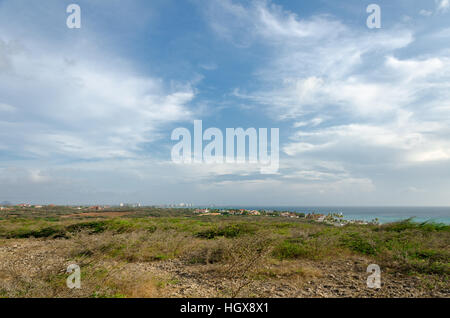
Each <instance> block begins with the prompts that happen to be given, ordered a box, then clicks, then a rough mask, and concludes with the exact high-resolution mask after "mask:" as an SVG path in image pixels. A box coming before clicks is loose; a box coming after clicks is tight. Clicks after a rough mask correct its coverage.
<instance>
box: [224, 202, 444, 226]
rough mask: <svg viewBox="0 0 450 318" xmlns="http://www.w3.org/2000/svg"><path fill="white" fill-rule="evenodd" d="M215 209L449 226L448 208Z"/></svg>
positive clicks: (246, 207) (274, 207)
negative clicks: (339, 216)
mask: <svg viewBox="0 0 450 318" xmlns="http://www.w3.org/2000/svg"><path fill="white" fill-rule="evenodd" d="M217 208H235V209H238V208H241V209H258V210H260V209H265V210H277V211H290V212H299V213H300V212H303V213H322V214H328V213H342V214H343V215H344V219H346V220H362V221H371V220H373V219H375V218H378V220H379V222H380V223H389V222H395V221H401V220H405V219H408V218H414V219H413V220H414V221H416V222H425V221H432V222H437V223H445V224H450V207H338V206H336V207H329V206H327V207H320V206H317V207H301V206H260V207H258V206H223V207H217Z"/></svg>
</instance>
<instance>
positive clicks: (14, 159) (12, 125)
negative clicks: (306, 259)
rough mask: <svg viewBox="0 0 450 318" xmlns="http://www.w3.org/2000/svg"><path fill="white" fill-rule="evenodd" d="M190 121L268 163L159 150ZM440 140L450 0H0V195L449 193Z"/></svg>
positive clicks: (334, 199)
mask: <svg viewBox="0 0 450 318" xmlns="http://www.w3.org/2000/svg"><path fill="white" fill-rule="evenodd" d="M71 3H76V4H78V5H79V6H80V8H81V28H80V29H69V28H68V27H67V26H66V19H67V17H68V16H69V14H68V13H66V8H67V6H68V5H69V4H71ZM371 3H375V4H378V5H379V7H380V8H381V28H379V29H377V28H375V29H370V28H368V27H367V24H366V20H367V18H368V16H369V15H370V13H367V12H366V8H367V6H368V5H369V4H371ZM194 120H202V122H203V127H204V128H208V127H217V128H219V129H221V130H223V131H225V129H226V128H238V127H243V128H245V129H247V128H249V127H254V128H256V129H258V128H279V131H280V140H279V144H280V154H279V155H280V167H279V170H278V172H277V173H272V174H261V173H260V169H259V167H258V165H255V164H249V163H246V164H204V163H198V164H176V163H174V162H173V161H172V160H171V149H172V147H173V146H174V145H175V142H174V141H172V140H171V133H172V131H173V130H174V129H175V128H177V127H186V128H188V129H190V130H191V131H192V129H193V123H194ZM449 137H450V1H449V0H420V1H419V0H395V1H393V0H387V1H384V0H383V1H381V0H371V1H361V0H348V1H332V0H318V1H287V0H285V1H282V0H274V1H269V0H266V1H238V0H208V1H206V0H183V1H181V0H152V1H145V0H141V1H140V0H130V1H126V2H125V1H119V0H108V1H106V0H98V1H85V0H77V1H76V0H71V1H65V0H46V1H26V0H0V201H3V200H8V201H11V202H13V203H34V204H50V203H53V204H118V203H120V202H128V203H134V202H139V203H141V204H148V205H151V204H172V203H181V202H184V203H192V204H195V205H205V204H216V205H253V206H255V205H258V206H263V205H287V206H292V205H299V206H307V205H315V206H317V205H320V206H327V205H341V206H342V205H344V206H395V205H399V206H401V205H404V206H448V205H450V195H449V193H450V138H449Z"/></svg>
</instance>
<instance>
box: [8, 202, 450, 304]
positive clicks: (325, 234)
mask: <svg viewBox="0 0 450 318" xmlns="http://www.w3.org/2000/svg"><path fill="white" fill-rule="evenodd" d="M107 212H108V211H105V212H104V213H105V216H99V215H95V216H91V215H89V213H83V212H82V211H81V212H74V210H73V209H70V208H56V207H55V208H51V209H43V210H40V211H39V212H38V213H36V212H35V211H34V210H31V209H30V210H27V209H17V210H10V211H7V212H2V214H0V215H1V219H0V259H1V260H0V296H4V297H58V296H62V297H141V296H143V297H164V296H167V295H177V293H176V290H177V286H178V285H180V284H182V279H184V278H183V277H184V276H183V275H184V274H183V275H181V274H179V273H180V271H182V272H183V273H187V274H186V275H185V276H186V277H188V276H189V275H192V276H193V277H198V278H199V281H200V282H201V283H203V282H208V281H212V282H219V281H220V284H219V283H217V286H216V285H214V284H215V283H214V284H213V283H211V284H210V285H208V286H209V287H208V288H213V294H210V293H208V294H207V296H226V297H235V296H250V297H251V296H258V295H261V294H262V291H261V292H260V291H258V289H255V288H256V287H254V286H256V285H258V284H261V282H264V284H266V285H267V286H269V285H270V284H279V283H280V282H283V281H284V280H286V281H289V282H294V281H295V282H297V281H298V282H299V283H298V286H302V283H300V281H308V280H314V279H319V278H320V277H321V275H322V274H321V273H322V272H323V270H321V269H320V268H321V267H320V266H322V265H321V264H334V263H335V262H337V261H339V260H343V261H347V260H353V259H363V260H364V262H365V263H364V264H367V265H368V264H371V263H376V264H379V265H380V266H381V268H382V270H383V272H385V273H387V274H389V273H392V274H393V275H394V274H395V275H397V274H401V275H404V276H405V277H411V276H414V277H419V278H420V279H421V282H422V284H421V286H422V287H423V288H425V289H426V288H428V289H430V290H433V289H436V288H438V289H439V290H441V291H442V290H443V291H444V292H445V290H447V292H448V290H449V283H448V277H449V274H450V226H448V225H444V224H435V223H415V222H413V221H412V220H405V221H402V222H398V223H392V224H385V225H375V224H369V225H357V224H348V225H345V226H342V227H336V226H332V225H327V224H323V223H317V222H314V221H308V220H305V219H287V218H281V217H278V216H268V215H262V216H244V215H243V216H232V215H229V216H198V215H195V214H193V213H192V212H191V211H190V210H188V209H186V210H181V209H159V208H142V209H127V210H125V209H116V210H114V211H109V212H130V213H127V214H123V215H120V216H114V215H111V214H108V213H107ZM15 245H18V246H24V249H23V250H18V251H17V252H16V251H15V250H14V246H15ZM17 249H18V248H17ZM11 251H12V252H11ZM34 251H36V252H35V253H36V256H33V255H34V254H33V253H34ZM2 253H3V254H2ZM7 253H9V254H7ZM21 253H22V254H21ZM31 254H33V255H31ZM6 255H9V256H6ZM11 255H13V256H17V257H23V259H24V261H23V262H25V263H26V262H27V261H29V263H27V264H25V265H23V266H22V265H20V266H19V265H17V263H12V262H13V261H12V260H11V257H10V256H11ZM42 255H45V257H42V258H40V257H41V256H42ZM31 256H33V258H31ZM6 257H7V258H6ZM8 262H11V263H8ZM72 263H76V264H78V265H80V267H81V268H82V272H83V279H82V282H83V288H82V289H81V290H78V291H72V290H68V289H67V287H66V286H65V279H66V278H67V275H66V274H65V273H64V270H65V268H67V265H68V264H72ZM367 265H365V266H367ZM27 266H28V267H27ZM330 266H331V265H330ZM33 268H43V269H42V270H40V271H39V273H33ZM142 268H144V269H145V270H142ZM175 268H176V269H175ZM364 270H365V269H364V268H363V269H362V270H361V272H362V275H364ZM173 273H178V274H173ZM205 284H206V283H205ZM255 284H256V285H255ZM296 284H297V283H296ZM439 284H440V285H439ZM211 286H213V287H211ZM258 286H260V285H258ZM205 293H206V292H205ZM198 295H200V296H203V294H201V292H200V291H199V293H198V294H196V293H195V292H194V291H193V292H192V294H190V296H198ZM264 295H265V294H264Z"/></svg>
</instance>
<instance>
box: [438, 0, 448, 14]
mask: <svg viewBox="0 0 450 318" xmlns="http://www.w3.org/2000/svg"><path fill="white" fill-rule="evenodd" d="M436 3H437V8H436V10H437V12H440V13H445V12H447V11H448V10H449V9H450V0H439V1H437V2H436Z"/></svg>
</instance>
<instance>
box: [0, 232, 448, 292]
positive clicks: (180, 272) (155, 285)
mask: <svg viewBox="0 0 450 318" xmlns="http://www.w3.org/2000/svg"><path fill="white" fill-rule="evenodd" d="M68 244H70V242H69V241H67V240H38V239H26V240H23V239H13V240H3V241H0V288H1V289H3V290H14V289H18V288H17V286H13V285H14V284H18V282H20V284H22V285H23V284H25V283H27V284H29V287H27V288H29V290H30V292H29V294H27V295H21V294H18V295H13V297H15V296H17V297H23V296H25V297H28V295H30V294H31V295H33V290H34V291H36V289H37V288H41V289H42V290H45V292H44V294H43V296H44V297H91V296H92V295H91V290H89V291H87V290H84V291H83V288H87V289H89V288H91V287H92V286H90V282H89V280H90V277H86V275H84V276H83V273H84V271H85V268H87V267H88V266H91V265H90V264H84V265H81V272H82V288H81V290H68V289H67V287H65V286H61V285H62V284H63V283H64V284H65V280H64V279H65V277H67V276H68V274H66V273H65V269H66V268H67V266H68V265H69V264H71V260H70V259H69V258H68V256H67V255H66V254H67V253H66V252H67V249H68ZM369 264H370V262H369V261H368V260H366V259H364V258H361V257H349V258H348V259H345V260H335V261H330V260H329V261H317V262H314V261H308V260H297V261H295V262H294V263H293V262H291V263H289V264H278V266H279V267H280V268H282V267H286V266H290V267H292V266H295V267H298V268H299V269H300V270H299V271H298V273H297V274H296V275H292V273H290V274H289V275H284V274H283V272H282V271H279V272H277V271H276V268H275V271H273V270H272V274H271V276H270V277H268V276H267V275H263V276H262V277H261V278H258V277H256V278H255V279H252V280H251V281H245V282H244V281H240V280H239V279H238V280H229V279H225V278H224V277H220V275H217V271H215V268H214V266H215V265H214V264H208V265H198V264H197V265H189V264H186V263H184V262H182V261H181V260H165V261H155V262H130V263H120V264H119V263H117V262H116V261H114V260H107V259H105V260H102V264H101V265H102V267H103V268H109V269H110V272H111V273H110V275H109V276H107V277H106V278H105V282H107V281H108V280H120V279H122V280H123V279H125V280H128V281H127V284H126V286H125V287H124V288H123V290H125V292H124V293H125V295H124V296H126V297H229V296H230V295H231V294H230V292H229V291H230V290H233V289H234V290H237V289H239V290H241V291H242V293H243V294H237V296H240V295H244V296H246V297H450V290H449V289H448V284H442V282H441V283H439V282H430V281H428V280H425V279H423V278H421V277H419V276H409V275H404V274H396V273H392V272H383V271H382V276H381V281H382V286H381V289H370V288H368V287H367V285H366V280H367V276H368V275H369V274H367V273H366V268H367V266H368V265H369ZM98 265H99V264H97V265H96V266H98ZM84 266H86V267H84ZM44 273H45V275H48V274H49V273H51V274H52V275H59V276H60V277H62V278H61V279H60V281H59V282H57V283H56V284H57V285H55V282H47V281H46V280H45V279H39V277H40V276H43V275H44ZM24 282H25V283H24ZM58 284H59V285H58ZM96 284H98V282H96ZM22 285H21V286H22ZM36 285H39V286H36ZM83 286H85V287H83ZM430 286H431V287H430ZM21 288H22V290H23V287H21ZM6 296H7V297H9V296H11V295H8V294H7V295H6Z"/></svg>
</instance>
